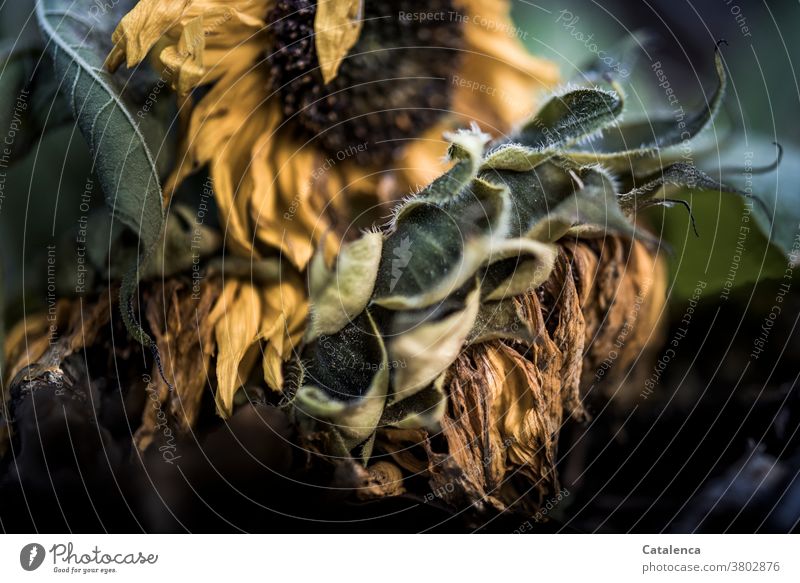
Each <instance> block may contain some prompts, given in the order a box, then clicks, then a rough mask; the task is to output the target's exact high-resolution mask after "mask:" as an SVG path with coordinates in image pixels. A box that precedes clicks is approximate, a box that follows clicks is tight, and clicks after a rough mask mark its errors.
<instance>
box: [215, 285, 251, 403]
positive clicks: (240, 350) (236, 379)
mask: <svg viewBox="0 0 800 583" xmlns="http://www.w3.org/2000/svg"><path fill="white" fill-rule="evenodd" d="M222 309H223V310H224V311H223V314H222V317H221V318H220V320H219V322H217V325H216V326H215V328H214V333H215V335H216V339H217V351H218V352H217V394H216V395H215V399H216V402H217V411H218V412H219V414H220V415H222V416H223V417H228V416H230V414H231V413H232V412H233V397H234V395H235V394H236V391H238V390H239V387H240V386H242V384H243V382H244V381H245V380H246V379H245V378H243V377H244V376H246V374H242V373H243V372H246V371H242V370H241V369H240V367H241V365H242V364H243V361H245V359H246V357H248V356H251V355H248V351H249V350H250V349H251V348H252V347H253V345H254V344H255V343H256V342H257V341H258V333H259V329H260V327H261V301H260V298H259V293H258V291H257V290H256V289H255V288H254V287H253V286H252V285H250V284H249V283H239V289H238V293H237V294H236V296H235V297H234V298H233V300H232V301H227V297H225V300H224V303H223V304H222ZM214 311H216V307H215V310H214Z"/></svg>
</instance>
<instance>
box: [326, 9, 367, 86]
mask: <svg viewBox="0 0 800 583" xmlns="http://www.w3.org/2000/svg"><path fill="white" fill-rule="evenodd" d="M362 13H363V0H322V2H319V3H318V4H317V15H316V17H315V18H314V35H315V42H316V47H317V59H318V60H319V66H320V70H321V71H322V79H323V80H324V81H325V83H330V82H331V81H333V80H334V79H335V78H336V73H337V72H338V71H339V66H340V65H341V64H342V61H343V60H344V57H345V55H347V51H349V50H350V49H351V48H353V45H354V44H356V42H357V41H358V37H359V35H360V34H361V26H362V24H363V21H362V20H361V16H362Z"/></svg>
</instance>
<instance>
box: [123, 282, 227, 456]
mask: <svg viewBox="0 0 800 583" xmlns="http://www.w3.org/2000/svg"><path fill="white" fill-rule="evenodd" d="M220 287H221V285H220V283H219V281H216V280H213V279H212V280H207V281H205V282H203V285H202V286H200V288H199V290H198V291H197V293H194V292H193V290H192V288H191V287H190V285H189V284H187V283H186V282H185V281H184V280H179V279H173V280H168V281H167V282H166V283H164V284H162V285H159V286H157V287H155V288H153V289H151V290H150V291H149V292H148V294H147V297H146V300H145V305H146V317H147V321H148V323H149V324H150V329H151V330H152V332H153V336H154V338H155V341H156V344H157V345H158V350H159V352H160V353H161V358H162V361H163V368H164V374H165V375H166V376H167V378H168V379H169V380H170V382H171V383H172V385H173V386H174V387H175V392H174V393H172V394H171V395H170V392H169V387H168V386H167V384H166V383H165V382H164V380H163V379H162V378H161V375H160V374H159V372H158V369H157V367H155V366H154V367H153V373H152V375H151V382H150V383H148V385H147V389H146V390H147V392H148V399H147V401H146V402H147V405H146V406H145V408H144V411H143V412H142V423H141V425H140V426H139V428H138V429H137V430H136V433H135V434H134V443H135V444H136V446H137V447H138V448H139V449H140V450H141V451H144V450H145V449H147V447H148V446H149V445H150V443H152V441H153V438H154V435H155V434H156V432H157V430H158V427H159V426H162V425H163V424H164V421H163V420H159V419H158V416H159V412H160V411H164V409H166V410H167V411H168V412H169V420H170V422H171V424H172V426H174V429H175V430H176V431H178V432H187V431H189V430H190V429H191V428H192V427H193V426H194V423H195V420H196V419H197V414H198V412H199V410H200V403H201V400H202V397H203V393H204V392H205V389H206V387H208V386H209V379H210V378H211V377H212V376H213V371H212V370H211V368H210V367H211V358H212V355H213V352H214V343H213V332H214V321H213V320H212V318H211V317H210V313H211V310H212V307H213V305H214V302H215V301H216V300H217V298H218V297H219V294H220ZM162 407H163V408H162ZM171 429H172V427H171Z"/></svg>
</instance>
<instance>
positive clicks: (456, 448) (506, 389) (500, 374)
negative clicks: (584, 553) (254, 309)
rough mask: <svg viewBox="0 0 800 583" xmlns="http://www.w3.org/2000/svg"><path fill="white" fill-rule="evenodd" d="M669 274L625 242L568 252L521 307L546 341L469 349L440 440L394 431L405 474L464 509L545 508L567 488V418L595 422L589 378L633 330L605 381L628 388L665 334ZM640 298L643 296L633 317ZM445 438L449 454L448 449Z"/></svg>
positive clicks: (391, 449)
mask: <svg viewBox="0 0 800 583" xmlns="http://www.w3.org/2000/svg"><path fill="white" fill-rule="evenodd" d="M626 266H627V267H626ZM663 273H664V270H663V266H662V265H661V262H660V261H659V260H658V258H657V257H656V256H654V255H652V254H651V253H650V252H649V251H648V250H647V249H646V248H645V247H644V246H643V245H642V244H640V243H631V242H630V241H627V240H626V239H623V238H618V237H607V238H605V240H602V241H593V242H589V241H578V242H572V243H567V244H565V245H563V246H562V250H561V253H560V255H559V259H558V261H557V265H556V268H555V270H554V272H553V274H552V275H551V277H550V279H549V280H548V281H547V282H546V284H545V285H543V286H542V287H541V288H540V289H539V290H537V291H534V292H530V293H528V294H527V295H525V296H523V297H521V298H519V299H517V300H515V301H517V302H519V305H520V308H521V311H522V313H523V314H524V315H525V320H526V321H527V323H528V324H529V326H530V328H531V330H532V331H533V333H534V336H535V337H536V340H535V341H534V342H533V343H532V344H531V345H530V346H526V345H524V344H522V343H520V342H511V341H499V340H497V341H493V342H489V343H484V344H479V345H476V346H472V347H470V348H468V349H467V350H465V351H464V353H463V354H462V355H461V356H460V357H459V359H458V360H457V361H456V363H455V364H454V365H453V366H452V367H451V369H450V371H449V375H450V377H449V387H448V409H447V412H446V414H445V416H444V419H443V420H442V424H441V426H442V427H441V433H440V434H429V433H426V432H425V431H423V430H415V431H408V430H395V429H384V430H383V431H382V432H381V434H380V436H379V439H378V443H377V449H379V450H382V451H385V452H387V453H390V454H391V455H392V457H393V459H394V460H395V462H396V463H397V464H398V465H400V466H401V467H402V468H403V469H404V470H406V472H408V473H410V474H412V475H417V474H420V475H424V476H426V477H427V478H428V479H429V484H430V488H431V496H433V497H435V498H438V499H441V501H442V502H444V503H446V504H449V505H451V506H453V507H456V508H458V507H464V506H466V505H474V506H475V507H476V508H478V509H479V510H481V509H482V510H488V509H495V510H497V511H502V510H505V509H507V508H509V507H511V506H513V507H514V508H515V509H517V510H522V511H527V512H530V511H532V510H535V509H536V508H537V506H538V504H540V503H541V500H542V499H543V498H544V497H546V496H547V494H548V493H549V492H553V491H556V490H557V489H558V487H559V483H558V476H557V473H556V456H557V451H558V435H559V431H560V429H561V427H562V425H563V423H564V421H565V420H566V418H568V417H569V416H573V417H574V418H575V419H578V420H581V419H585V418H587V414H586V412H585V410H584V407H583V399H584V398H586V396H584V397H582V396H581V392H580V391H581V388H582V387H583V388H585V387H586V382H587V381H586V379H587V378H588V377H587V374H588V373H587V372H586V371H585V369H586V368H587V367H591V366H593V365H594V363H595V362H596V360H597V358H598V357H599V355H601V354H604V353H605V351H606V350H607V349H608V347H609V346H613V343H614V342H615V339H616V338H617V337H618V336H619V334H620V330H622V329H623V328H625V329H627V335H626V337H625V342H624V343H623V344H621V345H620V347H619V348H618V354H617V359H616V362H615V363H614V365H615V366H613V367H611V368H610V369H609V372H608V373H606V376H607V379H610V378H612V377H613V378H614V379H619V378H621V377H622V376H624V374H623V373H625V372H626V371H627V368H628V367H629V366H630V365H631V364H632V363H634V362H635V361H636V360H637V357H640V355H641V353H642V350H643V348H644V347H645V343H646V342H648V341H651V342H652V341H653V340H654V338H656V337H657V336H658V334H657V333H654V330H657V329H658V319H659V315H660V313H661V308H662V307H663V301H664V300H663V295H664V290H665V283H666V282H665V278H664V277H663ZM648 277H649V278H650V279H649V280H648V279H647V278H648ZM637 296H641V298H642V299H641V302H640V307H639V308H638V310H637V311H636V317H635V318H633V317H631V316H630V313H631V306H632V305H633V304H634V298H636V297H637ZM606 326H608V327H609V329H608V330H607V329H606ZM609 343H610V344H609ZM585 355H588V359H586V360H585V358H584V357H585ZM593 359H594V360H593ZM587 363H588V364H587ZM590 372H591V371H590ZM593 374H594V373H593V372H592V375H593ZM582 378H583V379H584V380H583V382H582V381H581V379H582ZM442 438H443V439H444V443H445V444H446V447H445V448H441V446H439V449H440V450H441V451H437V445H438V443H440V441H441V439H442Z"/></svg>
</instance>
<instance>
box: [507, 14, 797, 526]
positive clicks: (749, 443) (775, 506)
mask: <svg viewBox="0 0 800 583" xmlns="http://www.w3.org/2000/svg"><path fill="white" fill-rule="evenodd" d="M514 14H515V16H516V19H517V22H518V23H519V28H520V30H521V31H522V32H521V34H522V36H523V40H525V41H526V43H527V44H528V46H529V47H530V50H531V51H532V52H534V53H536V54H539V55H542V56H545V57H547V58H550V59H553V60H554V61H556V62H558V63H560V65H561V71H562V73H563V75H564V77H565V78H568V77H570V76H571V75H574V74H578V73H579V71H580V66H581V63H583V62H585V61H586V60H587V59H590V58H592V57H593V53H594V54H597V52H599V51H604V50H605V51H608V50H610V48H611V47H613V46H615V44H617V43H619V41H620V40H624V39H626V38H629V37H630V35H631V33H633V32H637V33H644V35H645V36H649V37H650V38H651V39H652V41H653V42H652V50H651V49H650V48H649V47H648V52H649V53H650V54H643V53H640V54H639V56H640V60H641V61H644V62H642V63H640V65H641V66H640V72H639V75H640V77H636V76H632V77H631V87H630V88H629V89H628V92H629V95H628V103H629V105H631V106H633V108H634V109H635V108H636V106H637V103H639V102H641V101H645V100H647V101H648V103H652V102H653V101H652V100H656V102H658V100H659V99H660V100H661V102H662V105H663V106H664V108H665V109H670V108H669V106H668V104H667V103H666V99H665V93H664V91H663V90H661V89H659V87H658V82H659V80H658V79H657V78H656V75H655V73H654V72H653V70H652V69H649V68H648V67H650V66H651V65H652V63H654V62H658V61H660V62H661V66H662V68H663V71H665V72H667V73H668V74H669V79H670V83H671V85H672V87H673V88H674V89H675V91H676V95H677V96H678V98H679V100H680V102H681V104H682V105H683V106H684V108H686V107H687V106H691V105H696V104H702V103H703V102H704V99H706V98H707V97H706V96H707V95H708V94H709V91H710V88H711V87H713V80H714V63H713V51H714V46H715V43H716V42H717V41H719V40H721V39H724V40H726V41H727V43H728V44H727V46H723V47H722V52H723V56H724V59H725V63H726V66H727V69H728V73H729V83H730V84H729V90H728V96H727V99H726V103H725V109H724V111H723V115H722V116H721V118H720V120H719V121H718V122H717V123H716V124H715V130H714V134H715V136H714V138H715V140H717V141H718V142H719V144H718V145H719V149H720V150H721V149H724V147H725V146H726V145H727V143H728V142H729V141H737V142H738V141H742V140H743V141H744V143H745V144H746V145H745V146H744V148H741V149H740V150H739V151H743V150H748V151H753V152H754V159H755V162H754V165H755V166H760V165H766V164H769V163H770V161H771V160H772V159H774V146H772V144H771V142H777V143H779V144H781V146H783V148H784V151H785V155H784V158H783V160H782V162H781V164H780V166H779V168H778V170H777V171H774V172H770V173H767V174H765V175H762V176H753V186H754V189H755V190H759V191H760V192H762V193H768V194H766V195H765V196H766V197H767V198H768V199H770V200H773V201H774V199H775V198H776V193H778V192H779V193H780V194H779V198H780V201H779V203H778V205H774V204H769V203H768V204H769V206H770V207H771V208H770V210H771V211H773V210H774V209H775V208H777V209H778V210H777V212H775V214H776V223H775V225H776V227H775V228H774V229H773V233H777V232H778V231H780V232H783V233H794V234H796V232H797V228H798V221H797V217H798V214H797V213H798V210H799V209H800V173H799V172H798V165H799V164H800V157H798V151H797V149H796V148H797V146H798V144H800V91H798V87H799V85H798V74H797V63H798V62H800V61H798V57H800V41H799V40H798V39H797V34H796V31H797V29H798V25H800V3H798V2H795V1H789V0H783V1H778V2H763V1H755V0H753V1H748V0H717V1H712V0H709V1H703V2H692V1H688V0H648V1H642V2H630V1H623V0H600V1H576V0H565V1H561V0H559V1H555V2H553V1H547V0H545V1H537V2H527V1H520V2H515V3H514ZM653 90H655V91H653ZM629 111H630V110H629ZM716 145H717V144H715V146H716ZM732 162H735V161H732ZM718 165H721V166H723V167H724V166H727V165H728V163H727V162H726V161H722V162H720V163H719V164H718ZM732 165H734V166H742V160H741V159H740V160H739V161H738V163H732ZM686 200H687V201H688V202H690V204H691V207H692V213H693V215H694V218H695V221H696V226H697V231H698V236H695V235H694V233H693V232H692V231H691V228H690V222H689V220H688V219H687V216H686V213H685V212H684V211H683V210H682V209H679V208H673V209H668V210H653V211H652V212H648V216H647V217H646V220H647V221H648V223H649V224H650V226H651V227H652V228H654V229H655V230H656V231H659V230H660V232H661V233H662V234H663V237H664V241H665V242H666V243H667V244H668V245H669V247H670V248H671V252H670V253H669V254H668V262H669V266H670V277H671V285H670V288H669V301H668V307H669V314H668V315H667V317H668V319H669V328H668V331H667V337H666V339H665V345H664V348H663V349H662V350H661V352H660V355H659V357H658V361H657V363H656V365H655V367H654V368H653V369H652V370H651V371H646V372H648V373H649V375H647V374H646V375H645V381H644V382H645V383H646V384H645V385H643V386H642V387H641V388H642V390H643V391H644V392H643V393H640V398H638V399H637V400H636V401H635V402H634V403H633V407H632V408H630V407H629V408H625V409H624V410H618V411H616V412H609V410H607V409H603V410H602V411H598V410H595V411H593V414H594V418H593V420H592V422H590V424H589V427H588V429H587V428H584V427H572V428H568V429H567V430H566V431H565V433H567V434H569V435H570V436H571V440H572V441H571V443H569V442H567V441H564V442H562V445H561V456H562V460H564V461H562V472H563V473H562V476H563V477H564V487H565V488H567V489H570V490H574V491H576V492H577V495H576V496H575V497H571V498H567V500H568V501H569V502H568V503H566V504H564V503H561V504H559V505H558V509H557V511H556V513H557V514H558V515H559V518H560V519H561V520H562V521H563V527H562V528H563V529H565V530H571V529H573V528H574V529H577V530H580V531H587V530H588V531H592V530H595V529H597V530H612V531H627V530H638V531H646V532H650V531H661V530H666V531H694V530H697V531H710V532H720V531H744V532H753V531H770V530H776V531H786V530H793V529H794V530H796V529H797V524H798V520H799V519H800V480H798V479H797V476H798V469H799V468H800V458H798V455H800V450H798V442H799V441H798V437H800V436H798V428H800V395H799V394H798V390H797V380H798V373H800V366H798V364H797V363H798V356H800V342H799V340H800V338H798V329H797V324H798V317H800V287H798V283H800V282H798V280H797V275H796V274H795V271H797V270H796V269H795V267H796V266H795V265H793V263H792V262H791V261H788V262H787V260H786V258H785V255H784V253H782V252H781V251H779V250H778V248H777V247H776V246H775V245H773V244H772V242H771V241H769V240H768V239H769V237H768V236H762V233H761V231H759V230H757V229H752V230H750V231H747V232H746V237H742V238H741V240H740V235H741V234H742V233H745V231H741V230H740V227H741V226H743V222H742V217H743V216H745V215H746V212H745V210H744V207H743V203H742V200H741V199H738V198H736V197H729V196H725V195H723V196H720V195H718V194H714V193H707V192H705V193H689V194H687V196H686ZM751 226H752V225H751ZM791 237H792V235H790V236H789V239H791ZM789 239H784V240H789ZM784 251H785V249H784ZM787 268H788V269H787ZM698 282H704V284H705V287H704V288H702V289H701V290H699V293H697V291H696V290H698ZM726 289H727V291H726ZM687 315H688V320H687ZM687 321H690V325H689V326H687V325H686V322H687ZM673 343H674V344H673ZM671 347H674V348H673V350H672V351H671V350H670V348H671ZM761 348H763V350H762V351H761V352H760V353H759V349H761ZM639 388H640V387H635V388H634V391H636V390H637V389H639ZM650 388H652V394H648V392H649V390H650ZM644 395H647V398H646V399H645V398H643V396H644ZM581 450H585V451H581ZM578 451H581V453H580V455H579V456H576V457H572V456H573V454H575V453H576V452H578ZM567 452H571V453H570V454H569V455H567ZM580 456H583V459H582V461H581V460H580ZM571 457H572V459H570V458H571Z"/></svg>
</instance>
